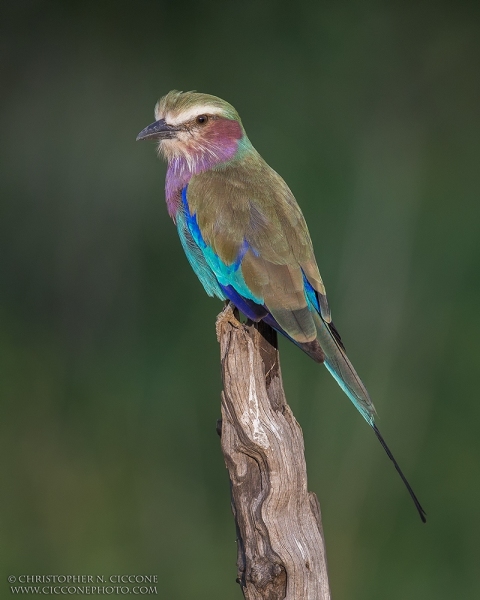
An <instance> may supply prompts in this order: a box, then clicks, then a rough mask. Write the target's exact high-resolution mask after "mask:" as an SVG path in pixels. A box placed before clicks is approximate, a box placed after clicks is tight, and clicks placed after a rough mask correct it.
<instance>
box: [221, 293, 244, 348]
mask: <svg viewBox="0 0 480 600" xmlns="http://www.w3.org/2000/svg"><path fill="white" fill-rule="evenodd" d="M225 322H227V323H231V324H232V325H233V326H234V327H237V328H238V327H239V326H240V325H241V323H240V315H239V312H238V308H237V307H236V306H235V304H232V303H231V302H230V300H225V306H224V307H223V310H222V312H221V313H219V315H218V316H217V320H216V322H215V331H216V332H217V340H218V341H220V327H221V325H222V323H225Z"/></svg>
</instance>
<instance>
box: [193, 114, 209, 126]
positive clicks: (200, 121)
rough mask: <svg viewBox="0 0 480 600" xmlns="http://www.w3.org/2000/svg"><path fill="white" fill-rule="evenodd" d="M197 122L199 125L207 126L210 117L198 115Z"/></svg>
mask: <svg viewBox="0 0 480 600" xmlns="http://www.w3.org/2000/svg"><path fill="white" fill-rule="evenodd" d="M196 121H197V123H198V124H199V125H205V123H206V122H207V121H208V116H207V115H198V117H197V119H196Z"/></svg>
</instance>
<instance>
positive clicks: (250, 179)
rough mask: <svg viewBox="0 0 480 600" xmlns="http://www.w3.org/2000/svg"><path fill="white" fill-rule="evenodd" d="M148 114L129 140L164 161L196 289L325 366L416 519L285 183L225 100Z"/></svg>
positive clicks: (177, 98)
mask: <svg viewBox="0 0 480 600" xmlns="http://www.w3.org/2000/svg"><path fill="white" fill-rule="evenodd" d="M155 117H156V121H155V122H154V123H152V124H151V125H149V126H148V127H146V128H145V129H144V130H143V131H141V132H140V133H139V134H138V137H137V140H146V139H155V140H158V148H159V152H160V153H161V154H162V155H163V156H164V157H165V158H166V160H167V161H168V169H167V176H166V183H165V192H166V201H167V207H168V212H169V214H170V216H171V217H172V219H173V221H174V222H175V223H176V226H177V230H178V235H179V236H180V241H181V243H182V246H183V249H184V251H185V254H186V255H187V258H188V260H189V262H190V264H191V266H192V268H193V270H194V271H195V273H196V275H197V276H198V278H199V279H200V281H201V282H202V284H203V287H204V288H205V291H206V292H207V294H209V295H210V296H217V297H218V298H220V299H222V300H230V301H231V302H232V303H233V304H234V305H235V306H236V307H237V308H238V309H239V310H240V311H242V312H243V313H244V314H245V316H246V317H248V318H249V319H251V320H252V321H260V320H263V321H265V322H266V323H268V324H269V325H271V326H272V327H273V328H274V329H276V330H277V331H279V332H280V333H282V334H283V335H284V336H285V337H287V338H288V339H289V340H291V341H292V342H294V343H295V344H296V345H297V346H298V347H299V348H301V349H302V350H303V351H304V352H306V353H307V354H308V355H309V356H310V357H311V358H313V360H315V361H316V362H318V363H324V364H325V366H326V367H327V369H328V370H329V371H330V373H331V374H332V375H333V377H334V378H335V380H336V381H337V383H338V384H339V385H340V387H341V388H342V390H343V391H344V392H345V393H346V395H347V396H348V397H349V398H350V400H351V401H352V402H353V404H354V405H355V407H356V408H357V409H358V410H359V412H360V413H361V415H362V416H363V418H364V419H365V420H366V421H367V423H368V424H369V425H370V426H371V427H372V428H373V430H374V432H375V434H376V436H377V438H378V439H379V441H380V443H381V444H382V446H383V448H384V450H385V452H386V453H387V455H388V457H389V458H390V459H391V460H392V461H393V464H394V465H395V468H396V470H397V471H398V473H399V474H400V477H401V478H402V480H403V482H404V484H405V485H406V487H407V489H408V491H409V493H410V496H411V497H412V499H413V501H414V503H415V506H416V507H417V510H418V512H419V514H420V517H421V519H422V521H424V522H425V520H426V519H425V511H424V510H423V508H422V507H421V505H420V503H419V501H418V500H417V497H416V496H415V494H414V492H413V490H412V488H411V487H410V485H409V483H408V481H407V480H406V478H405V476H404V475H403V473H402V471H401V470H400V467H399V466H398V463H397V462H396V460H395V458H394V457H393V455H392V453H391V452H390V450H389V448H388V447H387V445H386V443H385V441H384V439H383V437H382V436H381V435H380V432H379V431H378V428H377V426H376V424H375V414H376V413H375V408H374V406H373V404H372V401H371V400H370V397H369V395H368V392H367V390H366V388H365V386H364V385H363V383H362V381H361V379H360V377H359V376H358V375H357V373H356V371H355V369H354V368H353V366H352V364H351V362H350V361H349V360H348V358H347V355H346V353H345V347H344V345H343V343H342V340H341V338H340V335H339V334H338V332H337V330H336V328H335V326H334V325H333V322H332V318H331V315H330V309H329V306H328V302H327V296H326V293H325V287H324V285H323V281H322V278H321V277H320V273H319V270H318V267H317V262H316V260H315V255H314V252H313V246H312V242H311V239H310V235H309V232H308V228H307V224H306V223H305V219H304V218H303V215H302V211H301V210H300V207H299V206H298V204H297V202H296V200H295V198H294V197H293V194H292V192H291V191H290V189H289V187H288V186H287V184H286V183H285V181H284V180H283V179H282V178H281V177H280V175H278V173H276V172H275V171H274V170H273V169H272V168H271V167H269V166H268V164H267V163H266V162H265V161H264V160H263V158H262V157H261V156H260V154H259V153H258V152H257V151H256V150H255V148H254V147H253V146H252V144H251V142H250V140H249V139H248V137H247V134H246V133H245V129H244V128H243V125H242V121H241V120H240V117H239V115H238V113H237V111H236V110H235V109H234V108H233V106H231V105H230V104H229V103H228V102H225V101H224V100H221V99H220V98H217V97H216V96H211V95H209V94H199V93H196V92H185V93H183V92H177V91H171V92H169V93H168V94H167V95H166V96H164V97H163V98H161V99H160V100H159V102H158V103H157V105H156V107H155Z"/></svg>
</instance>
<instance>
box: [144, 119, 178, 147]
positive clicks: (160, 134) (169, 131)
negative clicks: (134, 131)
mask: <svg viewBox="0 0 480 600" xmlns="http://www.w3.org/2000/svg"><path fill="white" fill-rule="evenodd" d="M176 131H177V129H176V128H175V127H174V126H173V125H168V124H167V123H165V119H160V120H159V121H155V123H152V124H151V125H149V126H148V127H145V129H142V131H141V132H140V133H139V134H138V135H137V140H136V141H137V142H138V141H140V140H153V139H158V140H171V139H172V138H174V137H175V132H176Z"/></svg>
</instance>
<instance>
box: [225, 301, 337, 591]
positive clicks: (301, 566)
mask: <svg viewBox="0 0 480 600" xmlns="http://www.w3.org/2000/svg"><path fill="white" fill-rule="evenodd" d="M217 337H218V340H219V343H220V351H221V361H222V376H223V388H224V389H223V392H222V419H221V422H219V425H218V431H219V432H220V433H221V444H222V451H223V455H224V458H225V463H226V466H227V469H228V472H229V476H230V484H231V498H232V511H233V514H234V517H235V524H236V529H237V550H238V553H237V568H238V578H237V581H238V583H239V584H240V586H241V588H242V591H243V594H244V596H245V598H246V599H247V600H280V599H285V600H330V589H329V585H328V575H327V560H326V551H325V541H324V537H323V530H322V523H321V515H320V506H319V503H318V500H317V497H316V496H315V494H314V493H312V492H308V490H307V472H306V464H305V457H304V445H303V435H302V430H301V428H300V426H299V425H298V423H297V421H296V420H295V417H294V416H293V414H292V411H291V410H290V407H289V406H288V404H287V402H286V399H285V394H284V391H283V385H282V377H281V371H280V363H279V355H278V350H277V334H276V332H275V331H274V330H273V329H271V328H270V327H269V326H268V325H265V324H264V323H262V322H260V323H253V324H246V325H244V324H242V323H240V322H239V321H238V319H237V318H236V317H235V314H234V312H233V310H232V307H231V306H230V305H228V306H227V307H226V308H225V309H224V311H223V312H222V313H220V315H219V316H218V319H217Z"/></svg>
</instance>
